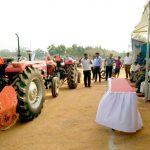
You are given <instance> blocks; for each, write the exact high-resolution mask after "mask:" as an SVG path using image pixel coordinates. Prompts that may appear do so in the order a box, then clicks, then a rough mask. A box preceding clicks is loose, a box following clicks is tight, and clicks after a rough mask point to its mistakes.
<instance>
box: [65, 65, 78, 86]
mask: <svg viewBox="0 0 150 150" xmlns="http://www.w3.org/2000/svg"><path fill="white" fill-rule="evenodd" d="M67 73H68V76H67V82H68V86H69V88H70V89H75V88H76V87H77V84H78V71H77V66H76V65H75V64H72V65H69V66H68V69H67Z"/></svg>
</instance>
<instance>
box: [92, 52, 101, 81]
mask: <svg viewBox="0 0 150 150" xmlns="http://www.w3.org/2000/svg"><path fill="white" fill-rule="evenodd" d="M101 66H102V58H101V57H100V56H99V53H96V54H95V59H94V62H93V68H94V72H95V82H97V75H98V76H99V82H101V74H100V70H101Z"/></svg>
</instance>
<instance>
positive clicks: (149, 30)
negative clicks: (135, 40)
mask: <svg viewBox="0 0 150 150" xmlns="http://www.w3.org/2000/svg"><path fill="white" fill-rule="evenodd" d="M149 34H150V1H149V2H148V35H147V36H148V37H147V51H146V73H145V102H147V101H148V92H149V86H148V68H149V38H150V37H149Z"/></svg>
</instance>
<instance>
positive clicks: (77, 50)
mask: <svg viewBox="0 0 150 150" xmlns="http://www.w3.org/2000/svg"><path fill="white" fill-rule="evenodd" d="M47 49H48V52H49V54H50V55H52V56H55V55H58V54H59V53H60V55H61V56H73V57H83V55H84V53H87V54H88V55H90V56H91V57H92V56H94V55H95V53H96V52H99V53H100V55H101V56H102V57H103V58H106V57H108V56H109V55H110V54H113V56H114V57H117V56H122V57H123V56H125V52H122V53H119V52H117V51H115V50H107V49H105V48H102V47H101V46H99V47H92V46H86V47H83V46H78V45H77V44H73V45H72V46H71V47H66V46H65V45H58V46H55V45H54V44H52V45H49V46H48V48H47Z"/></svg>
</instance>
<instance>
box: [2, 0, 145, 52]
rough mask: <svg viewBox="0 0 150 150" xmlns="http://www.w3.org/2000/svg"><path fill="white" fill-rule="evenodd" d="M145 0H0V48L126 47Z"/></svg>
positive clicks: (125, 48)
mask: <svg viewBox="0 0 150 150" xmlns="http://www.w3.org/2000/svg"><path fill="white" fill-rule="evenodd" d="M146 1H147V0H0V49H4V48H7V49H15V48H16V47H17V38H16V36H15V33H18V35H19V36H20V44H21V46H24V47H27V48H29V49H32V50H33V49H37V48H41V49H46V48H47V47H48V45H50V44H55V45H59V44H65V45H66V46H71V45H72V44H74V43H76V44H77V45H80V46H100V45H101V46H102V47H103V48H106V49H111V50H117V51H124V50H125V51H127V50H128V45H129V44H130V39H131V32H132V31H133V29H134V26H136V25H137V23H138V22H139V21H140V18H141V15H142V12H143V9H144V5H145V2H146Z"/></svg>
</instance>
